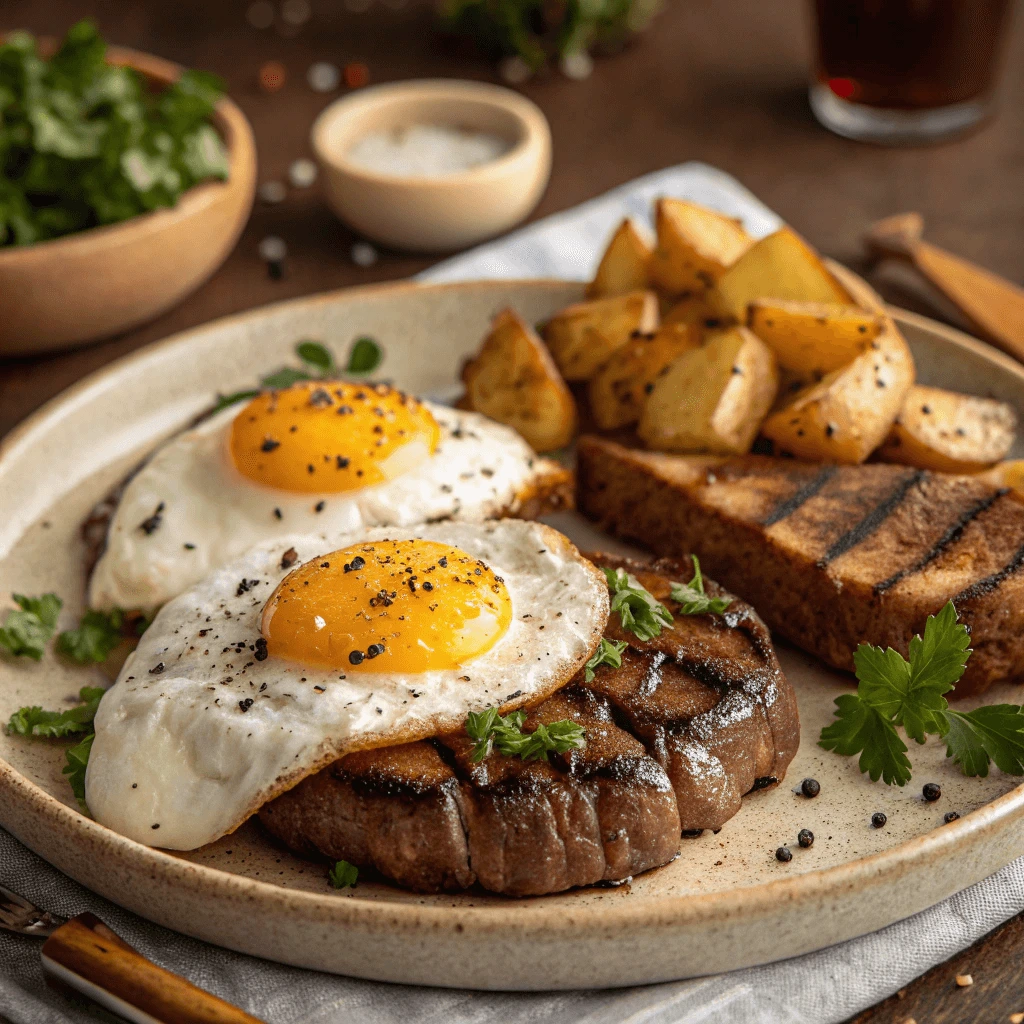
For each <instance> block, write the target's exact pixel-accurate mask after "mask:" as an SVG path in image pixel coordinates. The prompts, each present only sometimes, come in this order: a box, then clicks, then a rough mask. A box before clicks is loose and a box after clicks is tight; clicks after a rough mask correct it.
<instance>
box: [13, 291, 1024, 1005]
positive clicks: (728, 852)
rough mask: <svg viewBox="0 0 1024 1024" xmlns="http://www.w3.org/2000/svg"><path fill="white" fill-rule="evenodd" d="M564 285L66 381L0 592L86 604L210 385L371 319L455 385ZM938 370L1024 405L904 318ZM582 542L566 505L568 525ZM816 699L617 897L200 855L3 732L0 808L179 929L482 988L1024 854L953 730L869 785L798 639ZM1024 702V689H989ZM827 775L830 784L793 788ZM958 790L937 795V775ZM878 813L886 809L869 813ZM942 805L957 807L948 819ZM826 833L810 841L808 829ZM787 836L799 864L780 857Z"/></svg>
mask: <svg viewBox="0 0 1024 1024" xmlns="http://www.w3.org/2000/svg"><path fill="white" fill-rule="evenodd" d="M579 292H580V289H579V287H578V286H576V285H569V284H562V283H553V282H549V283H544V282H533V283H507V282H493V283H481V284H469V285H441V286H433V287H425V286H415V285H407V284H402V285H387V286H382V287H371V288H361V289H354V290H351V291H346V292H339V293H337V294H333V295H326V296H321V297H317V298H312V299H300V300H297V301H293V302H288V303H284V304H281V305H277V306H271V307H268V308H267V309H263V310H257V311H255V312H252V313H248V314H245V315H243V316H237V317H231V318H229V319H226V320H221V321H218V322H216V323H213V324H211V325H209V326H207V327H205V328H203V329H201V330H198V331H192V332H190V333H188V334H186V335H181V336H178V337H176V338H171V339H169V340H168V341H165V342H163V343H161V344H159V345H154V346H151V347H149V348H147V349H145V350H143V351H141V352H139V353H137V354H135V355H133V356H130V357H128V358H127V359H123V360H121V361H120V362H117V363H114V364H112V365H111V366H109V367H108V368H106V369H105V370H103V371H101V372H100V373H98V374H95V375H93V376H92V377H90V378H88V379H87V380H85V381H83V382H82V383H80V384H78V385H76V386H75V387H73V388H71V389H70V390H68V391H66V392H65V393H64V394H63V395H61V396H60V397H59V398H57V399H55V400H54V401H53V402H51V403H50V404H49V405H47V406H45V407H44V408H43V409H42V410H40V411H39V412H38V413H36V415H35V416H33V417H32V418H31V419H30V420H28V421H27V422H26V423H25V424H23V425H22V426H21V427H20V428H19V429H18V430H16V431H15V432H14V433H13V434H11V435H10V436H9V437H8V438H7V439H6V441H5V442H4V444H3V446H2V447H0V593H2V594H6V593H8V592H10V591H12V590H17V591H19V592H25V593H30V594H34V593H39V592H42V591H47V590H53V591H55V592H57V593H59V594H61V595H63V596H64V597H65V599H66V601H67V605H66V609H65V616H64V620H63V621H65V622H68V623H70V622H71V621H72V620H73V619H74V618H75V617H76V616H77V614H78V612H79V611H80V606H81V600H80V595H81V593H82V589H83V576H82V546H81V543H80V541H79V540H78V533H77V531H78V524H79V523H80V522H81V520H82V517H83V515H84V514H85V512H86V510H87V509H88V508H89V507H90V505H91V504H92V502H93V501H94V500H95V499H96V498H97V497H98V496H99V495H100V494H102V493H103V491H104V490H105V488H107V487H108V486H109V484H111V483H112V482H113V481H114V480H116V479H117V478H118V477H119V476H120V475H121V474H122V473H123V472H124V471H125V469H126V468H127V467H128V466H130V465H131V464H132V460H133V459H134V458H135V457H136V456H137V455H138V454H139V453H141V452H144V451H145V450H147V449H148V448H149V447H151V446H152V445H153V443H154V442H155V441H157V440H158V439H159V438H160V437H162V436H164V435H166V434H167V433H169V432H170V431H173V430H174V429H175V428H176V427H178V426H180V425H181V424H182V423H183V422H184V421H186V420H187V419H188V418H189V417H190V416H191V415H193V414H194V413H196V412H198V411H200V410H201V409H202V408H203V407H204V406H205V405H207V404H208V403H209V401H210V397H211V393H212V391H213V390H214V388H220V389H223V390H226V391H227V390H232V389H234V388H236V387H244V386H248V385H250V384H251V383H252V381H253V380H254V378H255V377H256V376H257V375H258V374H259V373H260V372H264V371H266V370H268V369H270V368H274V367H276V366H278V365H280V364H281V363H283V362H286V361H291V359H292V347H293V344H294V342H295V340H296V339H299V338H303V337H313V338H320V339H323V340H324V341H326V342H327V343H329V344H330V345H332V346H333V347H334V349H335V351H336V352H338V353H339V354H343V353H344V352H346V351H347V348H348V345H349V343H350V342H351V340H352V339H353V338H354V337H356V336H358V335H360V334H366V333H368V334H372V335H374V336H375V337H377V338H378V339H380V341H381V342H382V344H383V346H384V348H385V350H386V353H387V356H386V361H385V363H384V366H383V368H382V374H383V375H384V376H387V377H391V378H393V379H394V380H395V381H396V383H398V384H400V385H401V386H403V387H406V388H408V389H409V390H411V391H414V392H418V393H420V394H427V395H429V394H439V393H440V394H448V395H450V394H451V392H452V384H453V381H455V380H456V379H457V376H458V370H459V366H460V364H461V361H462V359H463V358H464V357H465V356H466V355H467V354H468V353H469V352H470V351H472V350H473V349H474V348H475V346H476V345H477V344H478V343H479V340H480V337H481V335H482V333H483V331H484V329H485V327H486V324H487V322H488V319H489V318H490V317H491V316H492V315H493V314H494V313H495V312H496V311H497V310H498V309H500V308H501V307H502V306H504V305H506V304H510V305H513V306H514V307H515V308H516V309H518V310H519V312H520V313H522V314H523V315H524V316H526V318H527V319H528V320H530V321H531V322H532V321H536V320H540V319H541V318H542V317H544V316H546V315H548V314H550V313H552V312H553V311H554V310H556V309H557V308H559V307H560V306H562V305H564V304H565V303H567V302H569V301H571V300H574V299H576V298H577V297H578V296H579ZM899 320H900V322H901V323H902V325H903V327H904V329H905V331H906V333H907V337H908V340H909V341H910V343H911V346H912V347H913V349H914V354H915V357H916V358H917V361H918V365H919V368H920V376H921V378H922V379H923V380H924V381H926V382H928V383H934V384H940V385H947V386H952V387H956V388H959V389H966V390H970V391H973V392H976V393H978V394H982V395H988V394H992V395H996V396H998V397H1000V398H1004V399H1007V400H1009V401H1011V402H1012V403H1014V404H1015V405H1016V406H1017V408H1018V409H1019V410H1020V411H1022V412H1024V370H1022V369H1021V367H1020V366H1018V365H1017V364H1015V363H1013V362H1012V361H1011V360H1009V359H1008V358H1006V357H1005V356H1002V355H1000V354H999V353H997V352H995V351H994V350H992V349H989V348H987V347H984V346H982V345H980V344H979V343H978V342H975V341H972V340H971V339H969V338H966V337H965V336H963V335H961V334H958V333H957V332H955V331H952V330H949V329H947V328H944V327H940V326H939V325H937V324H934V323H932V322H930V321H928V320H924V319H922V318H920V317H915V316H911V315H909V314H900V315H899ZM556 525H558V526H560V527H561V528H563V529H564V530H565V531H566V532H568V533H569V534H570V535H571V536H573V537H574V538H575V539H577V540H578V541H579V542H580V543H581V544H586V545H591V544H594V543H600V540H599V539H598V540H597V541H595V539H594V537H593V534H592V531H590V530H589V528H588V527H587V525H586V524H585V523H583V522H582V520H579V519H577V518H576V517H574V516H563V517H560V518H558V519H557V521H556ZM780 654H781V658H782V662H783V666H784V668H785V670H786V672H787V674H788V675H789V677H790V679H792V681H793V683H794V685H795V687H796V690H797V693H798V695H799V700H800V712H801V717H802V719H803V743H802V745H801V748H800V752H799V754H798V755H797V758H796V760H795V762H794V763H793V765H792V767H791V769H790V772H789V775H788V777H787V778H786V780H785V782H784V783H783V785H781V786H779V787H778V788H776V789H774V790H769V791H765V792H762V793H759V794H756V795H754V796H752V797H750V798H748V799H747V800H746V801H745V803H744V807H743V810H742V811H741V812H740V813H739V814H738V815H736V817H735V818H733V819H732V821H730V822H728V824H726V826H725V827H724V828H723V829H722V830H721V832H720V833H719V834H718V835H712V834H711V833H706V834H704V835H703V836H701V837H700V838H698V839H687V840H683V843H682V854H681V856H680V857H679V858H678V859H677V860H676V861H675V862H674V863H673V864H671V865H669V866H667V867H665V868H661V869H660V870H657V871H652V872H650V873H648V874H646V875H644V876H641V877H639V878H637V879H636V880H635V881H634V882H633V883H632V884H631V885H627V886H623V887H622V888H619V889H587V890H582V891H578V892H570V893H565V894H563V895H559V896H549V897H543V898H539V899H526V900H510V899H504V898H500V897H489V896H484V895H480V894H478V893H471V894H467V895H445V896H419V895H416V894H412V893H407V892H403V891H400V890H398V889H395V888H391V887H389V886H386V885H378V884H375V883H369V882H367V883H361V884H360V885H359V886H358V888H356V889H355V890H352V891H345V892H341V893H338V892H335V891H333V890H332V889H331V888H330V887H329V885H328V884H327V879H326V870H325V868H324V866H323V865H321V864H314V863H310V862H306V861H302V860H299V859H298V858H296V857H293V856H292V855H291V854H289V853H286V852H284V851H283V850H281V849H278V848H277V847H275V846H273V845H272V844H271V842H270V841H269V840H268V839H267V838H266V837H265V836H264V835H263V834H262V833H261V832H260V829H259V827H258V826H257V825H255V824H249V825H247V826H245V827H243V828H242V829H241V830H239V832H238V833H236V834H235V835H233V836H229V837H228V838H226V839H223V840H221V841H220V842H218V843H216V844H214V845H213V846H211V847H209V848H207V849H204V850H201V851H199V852H198V853H194V854H189V855H185V856H178V855H171V854H167V853H162V852H160V851H158V850H151V849H148V848H146V847H143V846H139V845H138V844H136V843H133V842H130V841H129V840H127V839H123V838H121V837H120V836H118V835H115V834H114V833H112V832H110V831H108V830H107V829H105V828H103V827H101V826H100V825H98V824H96V823H95V822H93V821H91V820H90V819H88V818H86V817H83V816H82V815H80V814H79V813H78V811H77V810H76V809H75V807H74V806H72V804H73V801H72V799H71V794H70V792H69V790H68V787H67V786H66V784H65V782H64V780H63V778H62V776H61V774H60V768H61V765H62V763H63V755H64V752H63V748H62V747H61V746H60V745H59V744H51V743H48V742H45V741H32V740H26V739H22V738H18V737H8V736H6V735H2V734H0V758H2V759H0V823H2V824H3V825H4V826H5V827H6V828H8V829H10V830H11V831H12V832H13V833H14V834H15V835H17V836H18V837H19V838H20V839H21V840H22V841H23V842H24V843H26V844H27V845H28V846H30V847H31V848H32V849H33V850H35V851H37V852H38V853H39V854H41V855H42V856H43V857H45V858H46V859H47V860H49V861H50V862H51V863H53V864H55V865H56V866H57V867H59V868H60V869H61V870H63V871H65V872H66V873H67V874H69V875H71V876H72V877H74V878H76V879H78V880H79V881H80V882H82V883H83V884H85V885H87V886H88V887H89V888H91V889H93V890H95V891H96V892H98V893H101V894H102V895H104V896H106V897H108V898H110V899H112V900H115V901H116V902H117V903H120V904H121V905H122V906H125V907H128V908H129V909H131V910H133V911H136V912H137V913H139V914H142V915H143V916H145V917H148V918H150V919H151V920H154V921H158V922H159V923H161V924H164V925H167V926H169V927H170V928H174V929H176V930H178V931H181V932H186V933H188V934H190V935H195V936H198V937H200V938H203V939H206V940H208V941H210V942H214V943H218V944H220V945H224V946H229V947H231V948H233V949H237V950H242V951H245V952H247V953H254V954H257V955H259V956H264V957H268V958H270V959H273V960H280V961H284V962H287V963H291V964H298V965H302V966H305V967H315V968H320V969H323V970H328V971H335V972H339V973H344V974H351V975H356V976H359V977H365V978H379V979H383V980H387V981H397V982H413V983H421V984H428V985H452V986H461V987H470V988H523V989H546V988H577V987H584V986H616V985H632V984H636V983H641V982H651V981H662V980H666V979H673V978H681V977H685V976H688V975H697V974H702V973H710V972H717V971H723V970H728V969H730V968H736V967H742V966H745V965H750V964H756V963H763V962H766V961H770V960H776V959H780V958H783V957H788V956H792V955H794V954H797V953H803V952H806V951H809V950H813V949H819V948H821V947H823V946H826V945H829V944H831V943H834V942H837V941H839V940H841V939H846V938H850V937H852V936H855V935H859V934H863V933H865V932H868V931H871V930H873V929H876V928H879V927H882V926H884V925H887V924H889V923H891V922H892V921H895V920H898V919H899V918H902V917H906V916H907V915H909V914H912V913H914V912H916V911H918V910H921V909H922V908H924V907H927V906H929V905H931V904H933V903H935V902H937V901H938V900H940V899H942V898H944V897H945V896H948V895H949V894H951V893H953V892H955V891H957V890H958V889H961V888H963V887H964V886H966V885H969V884H970V883H972V882H975V881H977V880H978V879H981V878H983V877H984V876H986V875H988V874H989V873H991V872H992V871H995V870H996V869H998V868H1000V867H1002V866H1003V865H1005V864H1006V863H1008V862H1009V861H1010V860H1011V859H1013V858H1014V857H1016V856H1017V855H1019V854H1021V853H1024V787H1020V788H1018V787H1017V782H1016V780H1014V779H1012V778H1008V777H1006V776H1004V775H1002V774H1000V773H999V772H998V771H995V770H993V774H992V775H991V776H990V777H989V778H988V779H965V778H963V777H962V776H961V775H960V774H959V773H958V772H957V770H956V769H955V768H954V767H953V766H951V765H950V764H948V763H946V761H945V758H944V756H943V749H942V748H941V747H940V746H939V745H937V744H936V743H934V742H933V743H929V744H928V745H927V746H925V747H923V748H915V749H914V750H913V752H912V753H913V761H914V766H915V775H914V781H913V783H912V784H911V785H910V786H909V787H907V789H906V790H905V791H899V790H894V789H888V788H886V787H885V786H883V785H881V784H872V783H871V782H870V781H868V780H867V779H866V778H864V777H862V776H861V775H860V774H859V773H858V772H857V769H856V766H855V764H854V763H853V762H852V761H851V760H849V759H846V758H840V757H837V756H836V755H833V754H828V753H826V752H824V751H822V750H820V749H819V748H818V747H817V746H816V745H815V739H816V737H817V735H818V732H819V730H820V729H821V727H822V725H823V724H825V722H826V721H828V720H829V718H830V716H831V710H832V700H833V698H834V696H835V695H836V694H837V693H838V692H839V690H840V687H842V686H843V685H845V684H846V683H847V681H848V680H846V679H844V678H842V677H840V676H839V675H838V674H836V673H833V672H831V671H829V670H826V669H824V668H823V667H822V666H821V665H819V664H817V663H816V662H814V661H813V660H812V659H810V658H808V657H806V656H804V655H802V654H800V653H798V652H796V651H793V650H790V649H785V648H783V649H782V650H781V652H780ZM94 679H95V672H94V670H87V669H81V668H78V669H73V668H68V667H66V666H64V665H61V664H59V663H58V662H57V661H56V660H55V659H54V658H52V657H48V658H47V659H46V660H45V661H43V662H42V663H41V664H38V665H37V664H34V663H22V662H21V661H19V662H18V663H16V664H15V663H12V662H10V661H4V660H0V719H3V720H6V719H7V717H8V716H9V715H10V713H11V712H12V711H13V710H14V709H15V708H17V707H19V706H20V705H23V704H42V705H45V706H56V705H59V704H60V703H61V702H62V701H64V700H66V699H68V698H69V697H70V696H71V695H72V694H74V693H75V692H76V691H77V689H78V688H79V687H80V686H82V685H83V684H85V683H89V682H92V681H94ZM991 696H992V697H993V698H994V699H997V700H1002V699H1006V700H1012V701H1014V702H1020V701H1021V699H1022V696H1024V692H1022V688H1021V687H1016V688H1011V687H1003V688H1000V689H999V690H998V691H997V692H995V693H993V694H992V695H991ZM806 775H813V776H814V777H816V778H817V779H819V780H820V781H821V795H820V796H819V797H818V798H817V799H816V800H807V799H805V798H804V797H801V796H798V795H797V794H796V793H795V792H794V790H795V789H796V787H798V785H799V782H800V780H801V779H802V778H803V777H804V776H806ZM928 781H935V782H939V783H941V785H942V791H943V795H942V799H941V800H940V801H939V802H938V803H936V804H927V803H924V802H923V801H922V799H921V795H920V794H921V785H922V783H924V782H928ZM876 810H882V811H885V813H886V814H887V815H888V816H889V823H888V825H887V826H886V827H885V828H883V829H879V830H876V829H873V828H871V827H870V824H869V818H870V816H871V813H872V812H873V811H876ZM948 810H957V811H959V812H960V813H961V815H963V817H962V818H961V820H960V821H958V822H955V823H954V824H952V825H943V824H942V816H943V814H944V813H945V812H946V811H948ZM801 828H810V829H811V830H812V831H813V832H814V833H815V836H816V841H815V843H814V846H813V847H812V848H811V849H810V850H801V849H799V848H798V847H797V845H796V834H797V832H798V831H799V829H801ZM780 844H788V845H789V846H790V847H791V848H792V849H793V860H792V862H791V863H789V864H785V865H783V864H779V863H778V862H776V860H775V858H774V851H775V848H776V847H777V846H779V845H780Z"/></svg>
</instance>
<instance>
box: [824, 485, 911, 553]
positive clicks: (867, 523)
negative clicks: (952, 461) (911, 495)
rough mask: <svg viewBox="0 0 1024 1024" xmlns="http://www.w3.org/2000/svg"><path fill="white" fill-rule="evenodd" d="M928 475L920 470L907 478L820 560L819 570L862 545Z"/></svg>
mask: <svg viewBox="0 0 1024 1024" xmlns="http://www.w3.org/2000/svg"><path fill="white" fill-rule="evenodd" d="M927 475H928V474H927V473H926V472H925V471H924V470H923V469H919V470H917V472H915V473H911V474H909V475H908V476H905V477H904V478H903V479H902V480H900V482H899V483H898V484H897V485H896V487H895V488H894V489H893V490H892V492H891V493H890V494H889V495H888V497H886V498H885V499H884V500H883V501H881V502H879V504H877V505H876V506H875V507H874V508H873V509H872V510H871V511H870V512H869V513H868V514H867V515H866V516H865V517H864V518H863V519H861V520H860V522H858V523H856V524H855V525H854V526H852V527H851V528H850V529H849V530H847V531H846V533H844V534H843V535H842V536H841V537H840V538H839V539H838V540H837V541H836V542H835V543H834V544H833V545H832V546H831V547H830V548H829V549H828V551H826V552H825V554H824V555H822V557H821V558H820V559H819V560H818V563H817V565H818V568H819V569H824V568H825V567H826V566H827V565H828V564H829V563H830V562H833V561H835V560H836V559H837V558H838V557H839V556H840V555H845V554H846V552H847V551H850V550H852V549H853V548H855V547H856V546H857V545H858V544H862V543H863V542H864V541H866V540H867V539H868V537H870V536H871V535H872V534H873V533H874V532H875V531H876V530H877V529H878V528H879V527H880V526H881V525H882V523H884V522H885V521H886V519H888V518H889V516H891V515H892V514H893V512H895V511H896V509H897V508H898V507H899V505H900V503H901V502H902V501H903V499H904V498H905V497H906V496H907V493H908V492H909V491H910V489H911V488H912V487H916V486H917V485H918V484H919V483H920V482H921V481H922V480H923V479H924V478H925V477H926V476H927Z"/></svg>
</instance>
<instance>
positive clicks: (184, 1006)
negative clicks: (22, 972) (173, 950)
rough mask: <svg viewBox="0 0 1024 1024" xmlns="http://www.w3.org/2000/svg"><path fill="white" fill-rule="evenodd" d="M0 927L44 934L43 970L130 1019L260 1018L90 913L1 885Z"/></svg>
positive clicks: (168, 1022) (192, 1023) (189, 1022)
mask: <svg viewBox="0 0 1024 1024" xmlns="http://www.w3.org/2000/svg"><path fill="white" fill-rule="evenodd" d="M0 928H3V929H4V930H5V931H9V932H14V933H15V934H17V935H32V936H36V937H38V938H45V939H46V942H44V943H43V948H42V961H43V970H44V971H45V972H46V974H47V975H49V976H50V977H51V978H53V979H55V980H56V981H59V982H62V983H63V984H65V985H67V986H69V987H70V988H73V989H75V991H77V992H80V993H82V995H85V996H88V997H89V998H90V999H92V1000H93V1001H94V1002H96V1003H99V1004H100V1005H101V1006H103V1007H105V1008H106V1009H108V1010H110V1011H112V1012H113V1013H116V1014H117V1015H118V1016H120V1017H123V1018H124V1019H125V1020H128V1021H133V1022H134V1024H262V1022H261V1021H260V1020H259V1019H258V1018H256V1017H253V1016H251V1015H250V1014H248V1013H246V1012H245V1011H244V1010H240V1009H239V1008H238V1007H237V1006H232V1005H231V1003H226V1002H224V1000H223V999H218V998H217V997H216V996H214V995H211V994H210V993H209V992H205V991H203V989H201V988H197V987H196V986H195V985H193V984H192V983H191V982H189V981H186V980H185V979H184V978H182V977H180V976H179V975H177V974H173V973H172V972H171V971H167V970H165V969H164V968H163V967H158V966H157V965H156V964H155V963H153V962H152V961H151V960H147V959H146V958H145V957H144V956H143V955H142V954H141V953H139V952H138V951H137V950H135V949H133V948H132V947H131V946H129V945H128V943H127V942H125V941H124V939H122V938H121V937H120V936H119V935H117V934H116V933H115V932H113V931H111V929H110V928H108V927H107V926H106V925H105V924H104V923H103V922H102V921H101V920H100V919H99V918H98V917H96V915H95V914H90V913H85V914H79V915H78V916H77V917H73V918H71V920H70V921H68V920H65V919H64V918H62V917H59V916H58V915H56V914H50V913H47V912H46V911H45V910H40V909H39V908H38V907H36V906H34V905H33V904H32V903H30V902H29V901H28V900H27V899H25V898H24V897H23V896H19V895H18V894H17V893H15V892H12V891H11V890H10V889H6V888H4V886H2V885H0Z"/></svg>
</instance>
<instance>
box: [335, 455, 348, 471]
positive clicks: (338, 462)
mask: <svg viewBox="0 0 1024 1024" xmlns="http://www.w3.org/2000/svg"><path fill="white" fill-rule="evenodd" d="M334 464H335V466H337V468H338V469H348V459H346V458H345V456H344V455H335V456H334Z"/></svg>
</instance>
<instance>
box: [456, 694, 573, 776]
mask: <svg viewBox="0 0 1024 1024" xmlns="http://www.w3.org/2000/svg"><path fill="white" fill-rule="evenodd" d="M525 724H526V712H525V711H512V712H510V713H509V714H507V715H505V717H504V718H503V717H502V716H501V715H499V714H498V709H497V708H487V710H486V711H471V712H470V713H469V715H468V716H467V717H466V734H467V735H468V736H469V738H470V739H471V740H473V741H474V747H473V754H472V760H473V762H474V764H479V763H480V762H481V761H483V760H484V758H485V757H487V756H488V755H489V754H490V753H491V752H492V751H493V750H497V751H498V753H500V754H504V755H505V756H506V757H521V758H522V759H523V760H524V761H546V760H547V759H548V753H549V752H551V751H554V752H555V753H558V754H564V753H566V752H568V751H570V750H575V749H578V748H579V747H582V746H584V745H585V743H586V733H585V731H584V729H583V727H582V726H581V725H577V724H576V722H570V721H568V720H566V721H562V722H552V723H551V724H550V725H543V724H541V725H538V726H537V728H536V729H535V730H534V731H533V732H523V726H524V725H525Z"/></svg>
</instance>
